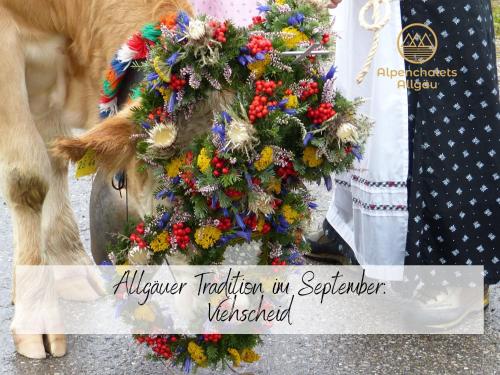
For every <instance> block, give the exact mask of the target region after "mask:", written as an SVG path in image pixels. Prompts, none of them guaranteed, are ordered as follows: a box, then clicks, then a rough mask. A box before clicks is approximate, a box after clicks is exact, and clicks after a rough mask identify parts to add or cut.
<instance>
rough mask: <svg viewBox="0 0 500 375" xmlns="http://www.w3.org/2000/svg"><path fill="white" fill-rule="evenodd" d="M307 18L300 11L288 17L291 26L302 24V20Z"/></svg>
mask: <svg viewBox="0 0 500 375" xmlns="http://www.w3.org/2000/svg"><path fill="white" fill-rule="evenodd" d="M305 18H306V17H305V16H304V15H303V14H302V13H300V12H297V13H294V14H293V16H291V17H290V18H288V24H289V25H290V26H297V25H300V24H301V23H302V22H304V19H305Z"/></svg>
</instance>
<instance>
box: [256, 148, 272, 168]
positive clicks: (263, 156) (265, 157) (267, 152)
mask: <svg viewBox="0 0 500 375" xmlns="http://www.w3.org/2000/svg"><path fill="white" fill-rule="evenodd" d="M272 162H273V149H272V148H271V147H269V146H266V147H264V149H263V150H262V151H261V152H260V158H259V160H257V161H256V162H255V163H254V165H255V169H257V170H258V171H263V170H264V169H266V168H267V167H269V166H270V165H271V163H272Z"/></svg>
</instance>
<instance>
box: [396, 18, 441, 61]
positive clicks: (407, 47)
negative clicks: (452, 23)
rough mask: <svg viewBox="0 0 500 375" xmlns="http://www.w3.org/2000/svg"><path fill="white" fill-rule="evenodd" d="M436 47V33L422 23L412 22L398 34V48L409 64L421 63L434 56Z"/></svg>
mask: <svg viewBox="0 0 500 375" xmlns="http://www.w3.org/2000/svg"><path fill="white" fill-rule="evenodd" d="M437 48H438V40H437V36H436V33H435V32H434V30H432V29H431V28H430V27H429V26H427V25H424V24H423V23H412V24H411V25H408V26H406V27H405V28H404V29H403V30H401V32H400V33H399V35H398V50H399V53H400V54H401V56H402V57H403V58H404V59H405V60H406V61H408V62H409V63H411V64H423V63H425V62H427V61H429V60H430V59H432V58H433V57H434V55H435V54H436V51H437Z"/></svg>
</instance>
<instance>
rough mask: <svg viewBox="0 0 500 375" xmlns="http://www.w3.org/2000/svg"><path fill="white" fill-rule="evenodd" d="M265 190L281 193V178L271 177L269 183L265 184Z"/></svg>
mask: <svg viewBox="0 0 500 375" xmlns="http://www.w3.org/2000/svg"><path fill="white" fill-rule="evenodd" d="M267 191H269V192H272V193H276V194H280V193H281V180H280V179H278V178H275V177H273V178H271V179H270V181H269V185H268V186H267Z"/></svg>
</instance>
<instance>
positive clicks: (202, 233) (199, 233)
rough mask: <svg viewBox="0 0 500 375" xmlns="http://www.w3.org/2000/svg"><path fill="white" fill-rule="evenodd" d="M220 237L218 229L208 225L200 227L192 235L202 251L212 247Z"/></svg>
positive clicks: (220, 233)
mask: <svg viewBox="0 0 500 375" xmlns="http://www.w3.org/2000/svg"><path fill="white" fill-rule="evenodd" d="M221 236H222V232H221V231H220V230H219V229H218V228H216V227H212V226H210V225H206V226H204V227H200V228H198V229H197V230H196V232H195V233H194V239H195V241H196V243H197V244H198V245H200V246H201V247H202V248H204V249H208V248H210V247H212V246H214V245H215V244H216V243H217V241H219V239H220V237H221Z"/></svg>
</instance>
